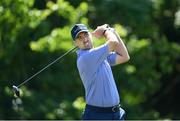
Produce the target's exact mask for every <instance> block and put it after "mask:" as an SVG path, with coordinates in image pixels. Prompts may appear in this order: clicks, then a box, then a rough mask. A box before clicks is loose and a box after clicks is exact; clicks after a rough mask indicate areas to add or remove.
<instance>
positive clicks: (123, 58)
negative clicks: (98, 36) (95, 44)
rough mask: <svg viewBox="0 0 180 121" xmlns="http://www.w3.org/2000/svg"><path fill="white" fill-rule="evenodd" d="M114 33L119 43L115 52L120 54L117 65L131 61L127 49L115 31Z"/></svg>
mask: <svg viewBox="0 0 180 121" xmlns="http://www.w3.org/2000/svg"><path fill="white" fill-rule="evenodd" d="M112 31H113V33H114V34H115V35H116V37H117V39H118V42H119V43H118V45H117V47H116V49H115V52H116V53H117V54H118V56H117V57H116V64H121V63H124V62H127V61H128V60H129V59H130V56H129V54H128V51H127V48H126V46H125V44H124V42H123V41H122V39H121V38H120V36H119V35H118V33H117V32H116V31H115V30H112Z"/></svg>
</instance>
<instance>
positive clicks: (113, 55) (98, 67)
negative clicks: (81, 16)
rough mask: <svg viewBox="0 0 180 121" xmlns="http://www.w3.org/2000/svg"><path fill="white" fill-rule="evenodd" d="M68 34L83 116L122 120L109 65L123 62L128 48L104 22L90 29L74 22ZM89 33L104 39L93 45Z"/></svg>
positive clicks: (88, 118)
mask: <svg viewBox="0 0 180 121" xmlns="http://www.w3.org/2000/svg"><path fill="white" fill-rule="evenodd" d="M71 35H72V38H73V40H74V43H75V45H76V46H77V47H78V50H77V67H78V71H79V74H80V77H81V80H82V82H83V85H84V88H85V93H86V97H85V99H86V107H85V110H84V112H83V115H82V119H83V120H124V116H125V111H124V110H123V109H122V108H121V107H120V96H119V94H118V90H117V87H116V84H115V80H114V77H113V74H112V70H111V66H115V65H118V64H121V63H125V62H127V61H128V60H129V59H130V57H129V54H128V51H127V49H126V47H125V45H124V43H123V41H122V40H121V38H120V37H119V35H118V34H117V33H116V31H115V30H113V29H112V28H110V27H108V25H107V24H104V25H101V26H98V27H97V28H96V29H95V30H94V31H93V32H92V33H90V32H89V30H88V29H87V27H86V26H85V25H84V24H75V25H74V26H73V27H72V30H71ZM92 36H94V37H96V38H100V37H105V39H106V42H105V43H104V44H102V45H101V46H99V47H96V48H94V47H93V43H92Z"/></svg>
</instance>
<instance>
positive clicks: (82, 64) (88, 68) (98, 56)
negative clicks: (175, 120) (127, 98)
mask: <svg viewBox="0 0 180 121" xmlns="http://www.w3.org/2000/svg"><path fill="white" fill-rule="evenodd" d="M77 55H78V59H77V67H78V71H79V74H80V77H81V80H82V82H83V85H84V88H85V93H86V103H87V104H89V105H93V106H99V107H111V106H114V105H117V104H119V103H120V99H119V94H118V90H117V87H116V84H115V81H114V77H113V74H112V70H111V66H113V65H115V58H116V53H114V52H111V53H109V48H108V44H107V43H106V44H103V45H101V46H99V47H97V48H93V49H89V50H81V49H80V50H78V51H77Z"/></svg>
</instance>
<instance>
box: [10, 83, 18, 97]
mask: <svg viewBox="0 0 180 121" xmlns="http://www.w3.org/2000/svg"><path fill="white" fill-rule="evenodd" d="M12 88H13V92H14V94H15V95H16V96H17V97H20V91H19V88H18V87H17V86H15V85H13V86H12Z"/></svg>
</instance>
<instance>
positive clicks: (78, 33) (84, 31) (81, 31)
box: [74, 30, 89, 39]
mask: <svg viewBox="0 0 180 121" xmlns="http://www.w3.org/2000/svg"><path fill="white" fill-rule="evenodd" d="M81 32H89V30H81V31H79V32H78V33H77V34H76V36H75V38H74V39H76V37H77V36H78V35H79V34H80V33H81Z"/></svg>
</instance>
